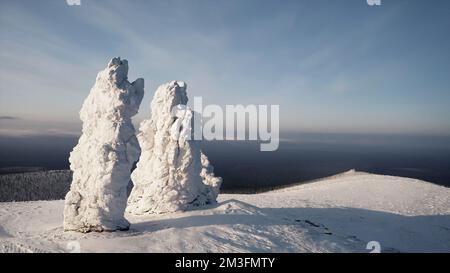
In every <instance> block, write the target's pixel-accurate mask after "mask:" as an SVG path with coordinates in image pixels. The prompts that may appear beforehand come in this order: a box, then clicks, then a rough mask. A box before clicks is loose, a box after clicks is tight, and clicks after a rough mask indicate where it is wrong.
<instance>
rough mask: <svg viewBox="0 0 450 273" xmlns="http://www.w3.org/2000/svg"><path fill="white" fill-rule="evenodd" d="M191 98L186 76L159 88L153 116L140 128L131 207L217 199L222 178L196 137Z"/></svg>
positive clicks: (161, 209)
mask: <svg viewBox="0 0 450 273" xmlns="http://www.w3.org/2000/svg"><path fill="white" fill-rule="evenodd" d="M187 101H188V97H187V94H186V84H185V83H184V82H179V81H172V82H170V83H166V84H163V85H161V86H160V87H159V88H158V89H157V90H156V93H155V96H154V98H153V100H152V103H151V119H149V120H145V121H143V122H142V124H141V126H140V132H139V134H138V140H139V144H140V146H141V149H142V154H141V157H140V159H139V162H138V164H137V168H136V169H135V170H134V171H133V173H132V175H131V179H132V181H133V183H134V187H133V190H132V191H131V194H130V197H129V199H128V206H127V212H129V213H131V214H134V215H141V214H151V213H167V212H174V211H180V210H186V209H189V208H190V207H197V206H202V205H206V204H211V203H215V202H216V198H217V195H218V194H219V188H220V185H221V183H222V179H221V178H219V177H215V176H214V173H213V168H212V166H211V165H210V163H209V161H208V159H207V157H206V156H205V155H204V154H203V153H202V152H201V149H200V146H199V145H200V141H199V140H193V137H192V136H193V133H194V128H193V127H194V124H193V118H194V112H193V111H192V110H190V109H189V108H188V107H187V106H186V103H187ZM174 107H175V108H174ZM173 110H176V111H175V112H176V113H174V111H173ZM188 135H191V138H187V137H186V136H188Z"/></svg>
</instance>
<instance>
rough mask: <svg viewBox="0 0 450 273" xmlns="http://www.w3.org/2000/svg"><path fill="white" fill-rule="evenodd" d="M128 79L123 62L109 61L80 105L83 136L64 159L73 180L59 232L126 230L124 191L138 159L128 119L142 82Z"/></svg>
mask: <svg viewBox="0 0 450 273" xmlns="http://www.w3.org/2000/svg"><path fill="white" fill-rule="evenodd" d="M127 75H128V62H127V60H121V59H120V58H114V59H112V60H111V61H110V62H109V63H108V67H107V68H106V69H104V70H103V71H100V72H99V73H98V75H97V79H96V82H95V85H94V87H92V89H91V91H90V94H89V95H88V97H87V98H86V100H85V101H84V103H83V106H82V108H81V111H80V118H81V120H82V121H83V133H82V135H81V137H80V139H79V141H78V144H77V146H76V147H75V148H74V149H73V151H72V152H71V153H70V158H69V161H70V169H71V170H72V171H73V180H72V184H71V187H70V191H69V192H68V193H67V195H66V199H65V208H64V230H75V231H80V232H89V231H113V230H125V229H128V227H129V223H128V221H127V220H126V219H125V218H124V212H125V208H126V204H127V191H126V188H127V185H128V183H129V181H130V172H131V168H132V165H133V164H134V162H135V161H136V160H137V159H138V157H139V154H140V148H139V144H138V141H137V138H136V136H135V129H134V126H133V124H132V122H131V117H132V116H134V115H136V114H137V112H138V109H139V105H140V103H141V101H142V97H143V95H144V80H143V79H137V80H136V81H134V82H133V83H130V82H129V81H128V79H127Z"/></svg>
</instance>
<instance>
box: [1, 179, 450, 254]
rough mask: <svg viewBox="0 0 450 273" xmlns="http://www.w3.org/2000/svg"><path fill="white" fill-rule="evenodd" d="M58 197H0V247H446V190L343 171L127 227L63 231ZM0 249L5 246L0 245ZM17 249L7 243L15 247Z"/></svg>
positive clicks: (138, 219)
mask: <svg viewBox="0 0 450 273" xmlns="http://www.w3.org/2000/svg"><path fill="white" fill-rule="evenodd" d="M63 205H64V204H63V202H62V201H40V202H20V203H2V204H0V251H1V250H3V251H14V249H15V248H13V247H12V246H17V245H20V246H22V247H23V248H25V249H28V250H31V251H32V250H40V251H51V252H66V251H68V245H67V244H68V243H69V242H72V241H76V242H78V243H79V244H80V250H81V251H82V252H369V250H367V249H366V245H367V243H368V242H369V241H378V242H379V243H380V245H381V251H382V252H422V251H425V252H449V251H450V189H449V188H445V187H440V186H436V185H433V184H430V183H425V182H423V181H419V180H414V179H409V178H401V177H391V176H382V175H372V174H366V173H360V172H354V173H347V174H343V175H340V176H337V177H334V178H328V179H325V180H322V181H319V182H314V183H309V184H305V185H300V186H295V187H291V188H287V189H284V190H283V191H272V192H267V193H261V194H253V195H244V194H221V195H219V198H218V204H217V205H210V206H208V207H206V208H204V209H198V210H190V211H186V212H175V213H169V214H165V215H144V216H132V215H129V214H126V215H125V216H126V218H127V219H128V221H130V223H131V226H130V230H129V231H123V232H122V231H121V232H115V233H100V234H99V233H87V234H80V233H76V232H64V231H63V228H62V225H61V221H62V210H63ZM1 246H5V247H3V248H2V247H1ZM16 250H17V249H16Z"/></svg>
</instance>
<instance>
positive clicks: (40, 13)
mask: <svg viewBox="0 0 450 273" xmlns="http://www.w3.org/2000/svg"><path fill="white" fill-rule="evenodd" d="M81 3H82V5H81V6H68V5H67V4H66V2H65V0H51V1H50V0H47V1H46V0H40V1H17V0H16V1H12V0H6V1H1V3H0V35H1V37H2V38H1V40H0V61H1V66H0V135H2V134H3V135H4V134H7V135H28V134H47V133H48V134H77V133H78V132H79V130H80V122H79V120H78V111H79V109H80V107H81V104H82V102H83V100H84V98H85V97H86V96H87V94H88V92H89V90H90V88H91V86H92V85H93V83H94V80H95V76H96V74H97V72H98V71H99V70H101V69H103V68H104V67H105V65H106V63H107V61H108V60H109V59H110V58H111V57H114V56H121V57H123V58H126V59H128V61H129V64H130V73H129V78H130V80H134V79H135V78H136V77H143V78H145V81H146V88H145V90H146V94H145V97H144V101H143V102H142V105H141V111H140V113H139V114H138V116H136V121H140V120H142V119H143V118H146V117H148V115H149V113H150V109H149V105H150V100H151V98H152V96H153V93H154V91H155V89H156V87H157V86H158V85H160V84H162V83H164V82H167V81H170V80H174V79H176V80H184V81H186V82H187V83H188V94H189V96H190V98H191V99H192V98H193V96H202V97H203V100H204V103H211V104H219V105H225V104H244V105H245V104H279V105H280V122H281V130H282V131H283V130H285V131H304V132H338V133H339V132H345V133H369V134H372V133H381V134H428V135H450V120H449V118H450V76H449V75H450V52H449V49H450V2H449V1H445V0H443V1H439V0H435V1H425V0H421V1H415V0H382V5H381V6H376V7H375V6H368V5H367V4H366V1H365V0H345V1H338V0H334V1H331V0H323V1H317V0H315V1H312V0H310V1H300V0H295V1H269V0H267V1H262V0H260V1H254V0H245V1H234V0H227V1H225V0H218V1H212V0H211V1H194V0H180V1H148V0H142V1H138V0H130V1H111V0H90V1H88V0H81Z"/></svg>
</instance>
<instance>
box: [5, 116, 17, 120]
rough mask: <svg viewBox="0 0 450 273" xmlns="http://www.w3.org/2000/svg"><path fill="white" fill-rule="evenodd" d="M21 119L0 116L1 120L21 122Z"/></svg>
mask: <svg viewBox="0 0 450 273" xmlns="http://www.w3.org/2000/svg"><path fill="white" fill-rule="evenodd" d="M19 119H20V118H19V117H13V116H0V120H19Z"/></svg>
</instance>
